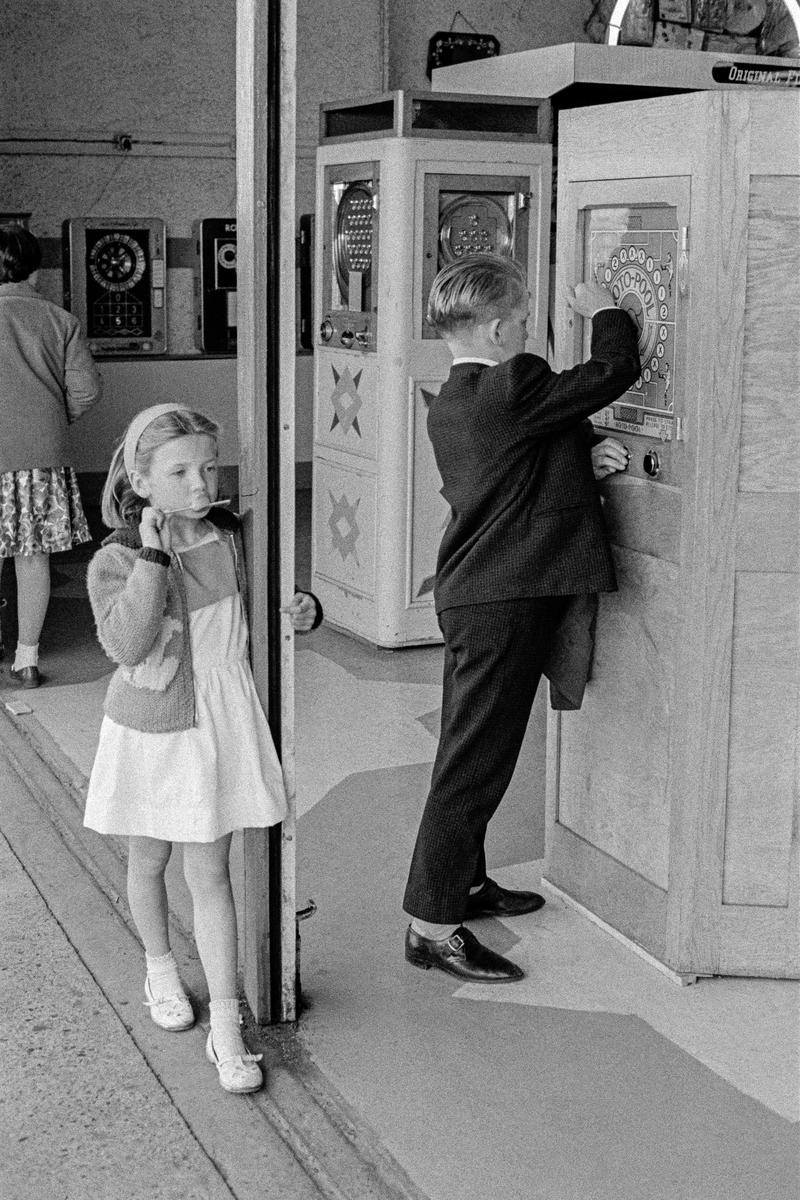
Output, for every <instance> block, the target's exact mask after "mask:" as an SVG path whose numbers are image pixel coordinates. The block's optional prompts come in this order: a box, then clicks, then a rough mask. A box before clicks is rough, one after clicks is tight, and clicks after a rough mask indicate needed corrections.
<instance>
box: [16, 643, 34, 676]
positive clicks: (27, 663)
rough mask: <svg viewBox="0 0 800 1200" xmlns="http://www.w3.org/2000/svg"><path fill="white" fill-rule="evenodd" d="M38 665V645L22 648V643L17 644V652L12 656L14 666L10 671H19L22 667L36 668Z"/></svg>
mask: <svg viewBox="0 0 800 1200" xmlns="http://www.w3.org/2000/svg"><path fill="white" fill-rule="evenodd" d="M38 665H39V643H38V642H37V643H36V645H35V646H24V645H23V644H22V642H17V652H16V654H15V655H14V665H13V666H12V668H11V670H12V671H21V670H22V668H23V667H38Z"/></svg>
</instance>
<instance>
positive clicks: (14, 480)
mask: <svg viewBox="0 0 800 1200" xmlns="http://www.w3.org/2000/svg"><path fill="white" fill-rule="evenodd" d="M91 540H92V538H91V534H90V533H89V526H88V525H87V523H86V517H85V516H84V512H83V505H82V504H81V497H80V492H79V491H78V480H77V476H76V475H75V472H74V470H73V469H72V467H45V468H43V469H39V468H33V469H32V470H30V471H3V472H2V473H0V558H11V557H12V556H13V555H15V554H41V553H44V554H53V553H54V552H56V551H58V550H69V549H70V548H71V547H72V546H75V545H77V544H78V543H79V542H90V541H91Z"/></svg>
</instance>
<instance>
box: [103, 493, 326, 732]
mask: <svg viewBox="0 0 800 1200" xmlns="http://www.w3.org/2000/svg"><path fill="white" fill-rule="evenodd" d="M206 520H208V521H209V522H210V523H211V524H213V525H215V526H216V527H217V528H219V529H220V530H221V532H222V533H223V534H224V535H225V536H226V537H227V538H229V539H230V542H231V546H232V549H233V555H234V562H235V566H236V577H237V580H238V584H239V590H240V592H241V594H242V600H243V602H244V601H245V600H246V581H245V573H244V548H243V545H242V538H241V532H240V523H239V519H238V518H237V517H236V516H234V515H233V514H232V513H227V512H223V511H221V510H212V511H211V512H210V513H209V515H208V517H207V518H206ZM87 585H88V590H89V600H90V602H91V605H92V612H93V614H94V619H95V624H96V626H97V636H98V639H99V641H100V645H101V646H102V647H103V649H104V650H105V652H106V654H107V655H108V656H109V658H111V659H112V660H113V661H114V662H116V663H118V664H119V665H118V667H117V670H116V671H115V672H114V674H113V675H112V677H111V681H110V683H109V685H108V690H107V692H106V699H105V705H104V710H105V712H106V715H107V716H109V717H110V718H111V720H112V721H115V722H116V723H117V724H118V725H125V726H127V727H128V728H130V729H138V730H141V731H142V732H143V733H171V732H174V731H176V730H180V729H191V728H192V727H193V725H194V723H195V697H194V676H193V670H192V650H191V642H190V638H189V606H188V601H187V597H186V588H185V585H184V582H183V572H182V571H181V568H180V564H179V562H178V559H177V557H176V555H175V554H172V553H170V554H169V555H167V554H165V553H164V552H163V551H161V550H153V549H149V548H147V547H142V543H141V539H140V537H139V531H138V528H131V527H126V528H123V529H117V530H115V531H114V533H112V534H111V535H110V536H109V537H107V538H106V539H105V541H104V542H103V544H102V547H101V548H100V549H99V550H98V551H97V553H96V554H95V556H94V557H93V559H92V560H91V562H90V564H89V570H88V573H87ZM314 599H315V601H316V604H317V616H316V619H315V622H314V628H316V626H317V625H319V623H320V621H321V620H322V609H321V606H320V604H319V601H318V600H317V599H316V597H314Z"/></svg>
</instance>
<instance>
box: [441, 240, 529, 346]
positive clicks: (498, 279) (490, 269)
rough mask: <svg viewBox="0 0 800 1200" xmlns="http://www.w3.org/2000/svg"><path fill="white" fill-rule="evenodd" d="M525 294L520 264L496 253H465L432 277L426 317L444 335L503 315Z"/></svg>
mask: <svg viewBox="0 0 800 1200" xmlns="http://www.w3.org/2000/svg"><path fill="white" fill-rule="evenodd" d="M526 294H527V283H526V281H525V275H524V272H523V271H522V268H521V267H519V266H518V265H517V263H515V262H514V260H513V259H511V258H505V257H502V256H501V255H499V254H467V255H465V256H464V257H463V258H459V259H456V261H455V262H451V263H448V265H447V266H446V267H443V268H442V270H441V271H440V272H439V274H438V275H437V276H436V278H435V279H434V281H433V287H432V288H431V292H430V295H429V297H428V312H427V317H426V320H427V322H428V324H429V325H431V326H432V327H433V328H434V329H435V330H436V332H437V333H439V334H440V335H442V336H445V337H446V336H447V334H448V333H453V332H455V330H456V329H458V328H459V326H462V325H481V324H483V322H484V321H490V320H492V319H493V318H494V317H499V316H505V315H507V314H508V313H510V312H512V311H513V310H514V309H515V308H517V307H518V305H520V304H521V303H522V302H523V301H524V299H525V296H526Z"/></svg>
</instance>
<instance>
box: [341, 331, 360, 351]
mask: <svg viewBox="0 0 800 1200" xmlns="http://www.w3.org/2000/svg"><path fill="white" fill-rule="evenodd" d="M355 336H356V335H355V334H354V333H353V331H352V329H343V330H342V332H341V333H340V334H339V341H340V342H341V343H342V345H343V346H344V348H345V350H348V349H349V348H350V346H352V344H353V340H354V338H355Z"/></svg>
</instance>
